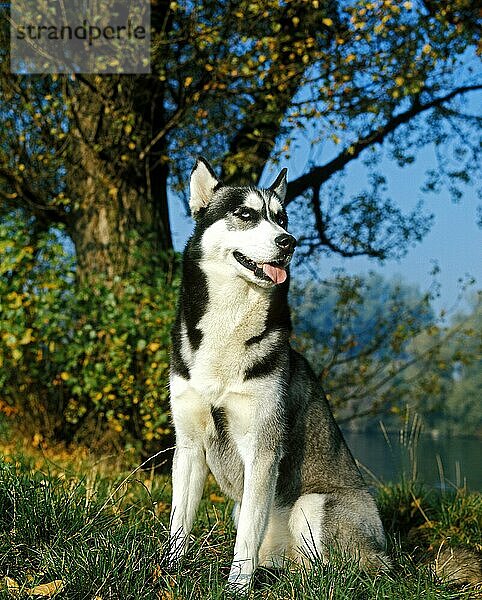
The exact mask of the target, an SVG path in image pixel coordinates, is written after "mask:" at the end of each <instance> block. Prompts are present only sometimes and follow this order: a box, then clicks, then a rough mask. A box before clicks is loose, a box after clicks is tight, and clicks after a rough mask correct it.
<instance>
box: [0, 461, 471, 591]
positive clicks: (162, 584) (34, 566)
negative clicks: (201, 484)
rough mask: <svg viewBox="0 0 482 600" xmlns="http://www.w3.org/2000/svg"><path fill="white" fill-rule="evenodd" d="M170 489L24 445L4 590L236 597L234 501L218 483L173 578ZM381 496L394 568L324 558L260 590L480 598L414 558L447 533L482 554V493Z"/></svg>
mask: <svg viewBox="0 0 482 600" xmlns="http://www.w3.org/2000/svg"><path fill="white" fill-rule="evenodd" d="M170 493H171V490H170V481H169V477H168V476H165V475H164V476H163V475H157V474H155V473H154V472H153V470H152V469H149V468H147V469H146V470H137V471H136V472H134V473H132V474H129V472H126V471H123V470H122V468H120V466H119V465H117V464H103V463H97V464H95V463H92V462H89V461H88V460H86V459H85V456H84V455H82V456H81V458H79V459H78V460H77V462H76V461H75V457H74V460H73V459H72V457H70V459H69V456H68V455H65V456H61V457H60V458H59V460H58V461H55V460H53V458H52V457H49V458H48V459H46V458H44V459H42V460H40V459H39V458H38V454H37V455H36V456H35V455H34V456H29V455H28V454H27V455H25V453H22V455H16V454H15V453H13V454H10V455H9V456H6V457H5V456H4V457H3V459H1V458H0V580H1V579H3V588H2V589H1V591H0V598H1V599H5V600H6V599H7V598H8V600H11V599H12V598H13V597H16V598H22V597H33V596H37V597H41V596H42V595H43V596H44V597H48V596H51V595H52V594H53V591H54V590H55V589H57V590H58V591H57V593H56V594H55V597H56V598H58V599H59V600H60V599H64V598H65V599H69V600H74V599H76V600H77V599H79V600H80V599H82V600H84V599H85V600H87V599H88V600H107V599H119V600H128V599H135V600H142V599H146V600H147V599H149V600H150V599H156V600H169V599H174V598H176V599H183V600H188V599H196V600H198V599H216V598H219V599H220V598H228V597H229V595H228V594H227V592H226V591H225V587H224V586H225V582H226V579H227V574H228V572H229V565H230V558H231V554H232V551H233V544H234V531H233V527H232V524H231V520H230V512H231V503H230V502H229V501H226V500H225V499H224V497H223V496H222V495H221V494H220V492H219V490H218V488H217V487H216V485H215V483H214V481H213V480H212V479H209V480H208V482H207V485H206V490H205V494H204V500H203V503H202V505H201V508H200V511H199V517H198V519H197V521H196V526H195V530H194V532H193V534H194V542H193V544H192V546H191V549H190V552H189V555H188V557H187V558H186V560H185V561H184V563H183V564H182V566H181V567H180V569H179V571H178V572H176V573H171V574H168V573H166V572H164V571H163V570H162V569H161V568H160V567H159V566H158V565H159V564H160V562H161V556H162V551H163V548H164V547H165V546H166V541H167V530H166V527H167V524H168V519H169V507H170V504H169V503H170ZM378 501H379V505H380V510H381V513H382V516H383V520H384V523H385V525H386V528H387V531H388V534H389V538H390V553H391V555H392V557H393V561H394V563H395V568H394V569H393V571H392V572H391V573H390V574H388V575H383V576H376V577H373V576H368V575H366V574H362V573H360V572H359V571H358V569H357V568H356V565H354V564H350V563H347V562H340V563H339V564H335V565H331V566H323V565H320V564H317V565H315V567H314V568H313V569H312V570H311V571H310V572H308V573H307V572H304V571H303V570H297V571H292V572H290V571H286V572H282V573H278V574H276V575H274V574H269V573H265V574H264V577H263V573H260V574H259V576H258V577H257V584H256V587H255V590H254V592H253V593H252V597H253V598H266V599H281V600H282V599H292V598H293V599H298V598H299V599H307V600H310V599H315V598H316V599H320V598H326V599H340V600H341V599H354V598H355V599H357V600H358V599H360V600H362V599H365V598H367V599H369V598H376V599H381V598H397V599H404V600H405V599H407V600H408V599H412V598H413V599H420V598H423V599H427V600H430V599H432V598H433V600H444V599H447V600H448V599H452V598H475V597H477V596H476V594H477V592H476V591H474V589H473V588H465V589H461V588H455V587H453V586H451V585H449V584H448V583H444V582H443V581H442V580H440V579H438V578H437V577H436V576H435V575H434V574H433V572H432V571H431V569H429V568H428V567H426V566H423V565H421V564H417V560H418V559H419V558H420V553H417V550H416V549H415V546H416V545H418V546H421V547H422V548H424V549H428V548H430V547H432V548H435V547H436V546H437V544H439V543H440V542H441V541H443V540H446V538H447V537H450V538H451V543H453V544H455V545H461V546H470V547H472V548H478V549H479V550H480V549H481V546H480V544H481V542H482V536H481V520H482V497H481V495H480V494H475V493H468V492H467V491H466V490H456V491H454V492H452V493H445V494H439V493H434V492H428V491H427V490H425V489H423V488H422V487H421V486H418V485H416V484H414V483H413V482H410V481H403V482H401V483H399V484H397V485H389V486H381V487H379V489H378ZM414 538H415V540H416V543H414V541H413V539H414ZM5 578H7V579H5ZM55 581H56V582H57V584H56V585H55V586H51V587H46V588H45V587H44V588H38V587H37V588H36V586H38V585H40V584H48V583H50V584H51V583H52V582H55ZM15 586H18V588H16V587H15ZM0 588H1V584H0ZM39 592H40V593H39Z"/></svg>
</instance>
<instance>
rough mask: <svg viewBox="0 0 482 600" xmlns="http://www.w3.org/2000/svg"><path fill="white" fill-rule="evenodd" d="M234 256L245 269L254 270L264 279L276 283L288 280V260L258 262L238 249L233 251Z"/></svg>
mask: <svg viewBox="0 0 482 600" xmlns="http://www.w3.org/2000/svg"><path fill="white" fill-rule="evenodd" d="M233 256H234V258H235V259H236V260H237V261H238V263H239V264H240V265H242V266H243V267H244V268H245V269H248V270H249V271H251V272H253V273H254V274H255V276H256V277H258V278H259V279H263V280H264V281H270V282H273V283H275V284H280V283H283V282H284V281H286V278H287V277H288V273H287V272H286V267H287V262H286V261H273V262H266V263H256V262H254V260H251V259H250V258H248V257H247V256H245V255H244V254H241V252H238V250H235V251H234V252H233Z"/></svg>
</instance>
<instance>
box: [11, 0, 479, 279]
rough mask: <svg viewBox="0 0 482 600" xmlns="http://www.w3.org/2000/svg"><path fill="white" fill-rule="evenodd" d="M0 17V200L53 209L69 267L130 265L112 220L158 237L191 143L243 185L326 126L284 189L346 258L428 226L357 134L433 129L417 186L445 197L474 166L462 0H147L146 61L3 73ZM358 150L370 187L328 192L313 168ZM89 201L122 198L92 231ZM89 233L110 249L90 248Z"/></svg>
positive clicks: (468, 34) (378, 251) (470, 67)
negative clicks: (145, 65) (435, 164)
mask: <svg viewBox="0 0 482 600" xmlns="http://www.w3.org/2000/svg"><path fill="white" fill-rule="evenodd" d="M5 10H6V8H5ZM247 17H249V18H247ZM6 26H7V20H6V19H5V20H4V25H3V27H2V29H1V32H2V40H1V44H0V51H1V52H2V58H4V60H3V61H2V64H3V67H2V70H1V71H0V82H1V85H2V90H3V95H2V101H1V102H0V116H1V117H2V119H3V121H4V122H5V124H6V127H4V128H2V131H1V133H0V183H1V185H0V194H1V196H2V205H3V209H4V210H7V211H8V210H11V209H12V208H16V207H18V206H22V207H24V208H25V209H26V211H27V215H29V216H33V217H34V218H35V219H37V220H39V221H41V222H43V223H46V224H48V225H52V224H55V225H56V224H58V223H63V224H64V225H65V227H66V231H67V232H68V234H69V235H70V236H71V237H72V239H73V240H74V244H75V246H76V251H77V253H78V256H77V258H78V267H79V268H80V266H82V265H83V264H84V261H87V262H88V261H89V260H90V261H91V262H92V263H93V264H95V265H96V267H97V268H99V269H102V266H104V270H105V271H106V272H107V271H108V269H111V270H112V271H113V272H115V273H117V274H119V273H122V272H123V271H126V270H127V272H128V271H129V270H130V266H129V265H128V261H127V260H126V256H125V252H124V254H123V253H122V248H123V247H124V248H125V244H124V246H123V245H122V244H121V243H120V240H119V239H118V238H119V236H118V232H117V231H116V229H115V228H114V227H111V228H110V225H111V224H112V225H114V224H115V225H116V226H117V228H119V226H120V225H123V226H126V225H125V223H128V225H127V227H128V228H130V229H133V230H134V231H137V232H139V231H141V232H143V233H145V231H149V232H150V233H152V234H153V235H154V237H155V238H156V241H157V243H158V244H159V245H160V247H162V248H163V249H169V248H170V247H171V243H172V242H171V238H170V229H169V220H168V214H167V187H168V185H169V184H170V185H171V186H175V187H176V189H178V190H185V189H186V186H185V183H186V176H185V175H186V173H187V172H188V170H189V168H190V167H191V165H192V155H193V154H194V153H197V152H200V151H201V152H205V153H207V154H208V155H209V156H210V157H211V158H214V157H215V156H218V157H220V165H221V167H222V171H223V178H224V179H225V180H226V181H228V182H229V181H238V182H242V181H244V182H249V183H252V182H253V181H257V180H258V179H259V178H260V177H261V175H262V173H263V170H264V168H265V166H266V165H267V164H268V162H269V161H279V160H281V159H282V158H285V157H288V156H289V155H290V154H291V153H292V148H291V146H292V145H293V146H295V145H296V140H297V137H299V135H300V134H302V135H305V134H306V135H308V136H309V138H310V140H311V141H312V143H313V146H314V147H315V148H316V149H317V152H318V151H320V150H321V145H320V141H321V142H322V143H323V144H325V146H323V150H324V151H323V156H324V157H325V156H328V157H329V160H327V161H326V162H325V163H322V164H315V163H314V162H313V161H308V164H307V168H306V172H304V173H303V174H302V175H300V176H299V177H297V178H295V179H294V180H293V181H291V182H290V184H289V187H288V202H290V201H292V200H293V199H295V198H300V202H301V205H302V207H303V212H304V214H305V215H310V217H311V218H310V219H309V221H310V222H311V227H310V232H309V235H307V236H306V239H305V240H304V242H305V246H306V247H307V249H308V250H311V249H313V248H317V247H322V248H325V249H327V250H329V251H330V252H336V253H339V254H341V255H343V256H353V255H359V254H368V255H370V256H375V257H378V258H380V259H383V258H386V257H388V256H393V255H400V254H403V252H404V251H406V249H407V248H408V247H409V246H410V244H412V243H414V242H416V241H419V240H420V239H421V237H423V235H424V234H425V233H426V231H427V229H428V227H427V223H428V222H429V221H428V219H429V218H428V215H424V214H423V213H421V212H420V210H419V209H417V210H414V211H412V212H410V213H408V214H404V212H403V211H402V210H401V209H400V208H399V207H397V206H396V205H395V204H394V203H393V202H392V201H391V200H390V198H387V197H386V192H385V190H384V189H383V177H382V175H381V174H380V173H379V172H378V170H377V159H378V157H377V155H376V154H375V155H373V154H372V153H371V152H370V151H368V152H365V151H366V150H367V149H372V150H374V149H375V148H376V147H377V146H378V145H379V144H383V145H384V148H385V149H386V150H387V152H388V154H389V155H390V156H391V157H392V159H393V160H394V161H395V162H396V163H397V164H399V165H401V166H403V165H406V164H410V163H412V162H413V161H414V160H415V157H416V152H417V150H418V149H419V148H420V147H422V146H425V145H427V144H435V146H436V148H437V157H438V159H439V168H438V169H437V170H435V171H434V172H432V173H430V174H428V180H427V184H426V189H427V190H431V191H438V189H439V188H440V185H446V186H447V187H448V188H449V189H450V191H451V192H452V195H453V197H454V198H455V199H460V196H461V194H462V191H463V186H464V185H466V184H467V183H470V182H471V181H476V179H477V172H478V166H479V165H480V160H479V159H480V155H479V152H480V148H479V146H478V138H477V128H478V125H479V124H480V120H479V119H478V117H477V116H476V115H473V114H471V111H470V107H468V106H467V105H466V102H465V98H466V97H467V95H469V94H470V93H471V92H476V91H477V90H480V89H481V84H480V81H478V80H477V77H476V70H477V64H478V56H477V55H476V52H477V43H478V39H477V38H478V36H477V16H476V14H475V12H474V11H473V10H472V9H471V7H470V4H469V3H467V2H465V1H463V2H460V1H453V2H449V3H446V4H445V5H444V7H443V8H442V9H441V10H438V9H437V8H436V7H435V6H434V3H433V2H430V1H428V0H416V1H413V2H412V1H407V2H403V3H400V2H395V1H393V0H383V1H382V0H377V1H375V2H367V1H366V0H350V1H349V2H335V1H329V2H319V1H318V0H310V1H307V0H292V1H290V2H279V0H257V1H256V2H252V1H251V0H250V1H247V0H236V1H235V2H232V3H229V4H228V5H226V6H225V5H220V4H219V2H216V1H214V0H203V1H202V2H196V3H192V2H188V1H184V0H182V1H179V2H156V3H153V4H152V26H153V31H152V67H153V72H152V74H151V75H140V76H128V77H126V76H124V75H122V76H115V75H112V76H100V75H93V76H85V75H76V76H75V77H69V76H56V75H53V76H45V77H28V78H26V77H22V76H15V75H13V74H11V73H9V72H8V64H9V61H8V32H7V30H6ZM327 140H328V141H329V143H328V144H326V141H327ZM318 153H321V152H318ZM362 153H363V155H364V157H365V159H366V167H367V171H368V173H370V174H371V181H372V186H371V188H370V189H367V190H363V191H362V190H360V193H357V194H355V196H354V197H353V198H350V197H348V198H346V197H344V196H343V195H340V194H339V195H331V196H328V194H326V195H325V194H324V193H323V192H324V190H325V189H326V187H325V184H327V183H328V182H333V180H334V179H336V175H337V174H339V173H341V172H343V170H344V169H345V168H346V167H347V165H348V164H350V163H351V162H352V161H355V160H356V159H357V158H358V157H359V156H360V155H361V154H362ZM452 154H453V156H452ZM322 186H323V187H322ZM320 187H322V190H321V194H320ZM325 198H327V199H328V201H325ZM93 209H94V210H93ZM102 210H103V211H104V216H105V211H108V210H111V211H112V212H113V217H115V215H116V213H120V214H121V215H122V216H124V215H123V213H127V214H126V218H125V219H124V218H118V219H116V218H111V217H110V216H109V217H107V218H103V219H100V218H99V222H101V223H102V224H103V225H104V227H103V231H102V228H101V227H100V226H99V222H97V221H96V217H95V215H98V214H99V212H102ZM140 215H142V218H139V216H140ZM156 217H157V218H156ZM161 225H162V226H161ZM143 230H144V231H143ZM94 233H96V234H98V235H94ZM102 234H103V235H102ZM86 235H88V236H90V240H89V242H90V244H91V245H94V246H97V254H98V256H97V257H94V256H93V254H94V252H93V251H92V250H91V249H90V246H89V244H86V243H85V240H84V239H83V237H85V236H86ZM101 240H103V244H104V245H107V246H112V247H114V246H115V247H116V249H115V251H114V250H113V251H112V253H110V252H109V248H107V250H105V248H104V251H102V249H101V248H99V246H100V245H101V244H100V241H101ZM89 253H90V254H92V256H91V257H90V259H88V258H87V257H85V256H84V255H85V254H89ZM107 258H108V260H107ZM121 259H122V260H121ZM118 263H126V264H118ZM82 273H83V274H84V271H82ZM110 276H111V277H112V276H113V275H112V274H111V275H110Z"/></svg>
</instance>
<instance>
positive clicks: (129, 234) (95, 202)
mask: <svg viewBox="0 0 482 600" xmlns="http://www.w3.org/2000/svg"><path fill="white" fill-rule="evenodd" d="M149 83H150V84H151V85H150V86H149V87H148V88H147V89H148V93H147V92H146V84H145V80H144V79H141V78H139V77H135V76H133V77H131V78H125V77H124V78H116V77H113V78H112V81H107V80H103V81H102V82H101V83H99V82H97V81H96V80H95V78H94V79H90V80H89V79H85V80H84V85H82V86H76V87H75V89H74V93H73V94H72V98H73V102H72V125H73V127H72V153H73V154H74V156H75V157H76V161H75V162H73V164H72V165H71V168H70V169H69V172H68V175H67V181H68V186H67V189H68V194H69V195H70V198H71V205H72V210H71V212H70V213H69V215H68V220H67V231H68V233H69V235H70V236H71V238H72V240H73V243H74V245H75V249H76V257H77V278H78V281H79V283H81V284H87V285H88V284H90V283H94V282H95V281H98V280H102V281H104V282H105V283H106V284H107V285H111V284H112V283H113V281H114V279H115V278H116V277H120V278H123V277H124V276H125V275H126V274H129V273H132V272H133V271H136V270H139V271H142V273H143V275H144V276H145V277H146V278H147V280H149V279H151V275H153V273H154V270H155V269H156V268H158V267H159V266H161V267H164V268H166V269H167V268H168V267H169V265H170V260H171V258H172V256H171V255H172V237H171V230H170V224H169V211H168V205H167V180H168V175H169V165H168V162H167V161H166V155H167V149H166V147H165V144H166V140H165V139H160V140H158V141H157V143H156V144H155V146H154V147H153V148H152V152H151V153H150V154H149V155H148V156H145V157H143V158H141V156H140V150H141V149H142V148H143V147H145V146H146V144H147V143H148V142H149V141H150V140H151V139H152V136H153V135H154V132H157V131H158V130H159V129H162V124H163V115H164V111H163V88H162V86H161V85H160V84H158V83H157V82H156V80H155V79H152V80H150V82H149ZM104 84H105V85H104ZM107 84H111V85H107ZM96 86H98V87H97V88H96ZM133 107H135V110H134V109H133ZM132 119H134V120H132ZM128 123H129V125H127V124H128ZM134 134H135V136H136V137H135V138H133V137H131V135H132V136H133V135H134ZM133 139H135V140H136V144H135V147H132V148H131V143H132V140H133Z"/></svg>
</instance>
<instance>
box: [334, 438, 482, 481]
mask: <svg viewBox="0 0 482 600" xmlns="http://www.w3.org/2000/svg"><path fill="white" fill-rule="evenodd" d="M344 436H345V439H346V441H347V443H348V446H349V447H350V450H351V451H352V453H353V455H354V457H355V458H356V459H357V461H359V463H360V467H361V470H362V472H363V473H364V476H365V479H366V480H367V482H369V483H370V482H373V476H374V477H375V478H376V479H378V480H380V481H382V482H385V483H386V482H390V481H399V480H400V478H401V477H402V475H403V474H405V475H406V476H409V477H410V476H412V474H413V465H414V464H415V465H416V477H417V480H418V481H420V482H423V483H425V484H426V485H429V486H431V487H436V488H438V489H445V490H448V489H451V488H453V487H454V486H457V487H460V486H463V485H466V486H467V488H468V489H469V490H472V491H482V440H480V439H476V438H461V437H440V438H438V439H434V438H432V437H431V436H430V435H427V434H422V435H420V436H419V437H418V438H417V439H416V440H412V441H411V443H410V442H408V441H407V440H401V439H400V436H399V435H397V434H387V435H386V436H385V435H384V434H383V433H382V432H381V431H380V432H375V433H353V432H344ZM413 457H415V458H413Z"/></svg>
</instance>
